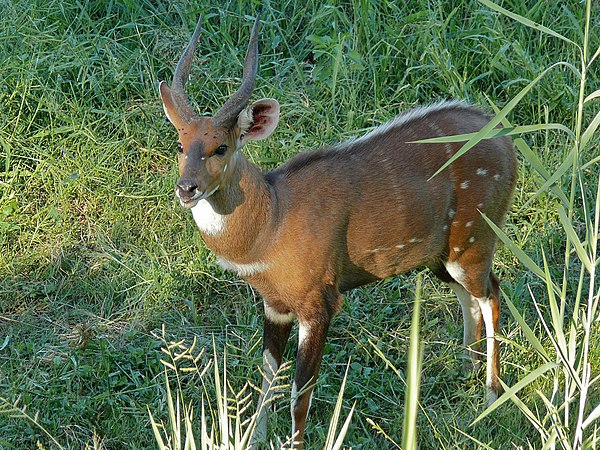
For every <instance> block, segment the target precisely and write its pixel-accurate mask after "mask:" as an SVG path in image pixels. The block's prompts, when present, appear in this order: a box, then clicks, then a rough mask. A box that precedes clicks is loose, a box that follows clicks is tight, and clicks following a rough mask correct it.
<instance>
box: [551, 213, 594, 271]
mask: <svg viewBox="0 0 600 450" xmlns="http://www.w3.org/2000/svg"><path fill="white" fill-rule="evenodd" d="M558 217H559V219H560V223H561V225H562V226H563V230H564V231H565V233H567V237H568V238H569V239H570V241H571V243H572V244H573V245H574V246H575V251H576V252H577V257H578V258H579V259H580V260H581V262H582V263H583V265H584V266H585V269H586V270H587V271H588V273H591V272H592V262H591V261H590V258H589V256H588V254H587V253H586V252H585V249H584V248H583V244H582V243H581V241H580V240H579V236H577V233H575V230H574V229H573V225H571V222H570V221H569V218H568V216H567V212H566V211H565V209H564V208H563V207H562V206H559V208H558Z"/></svg>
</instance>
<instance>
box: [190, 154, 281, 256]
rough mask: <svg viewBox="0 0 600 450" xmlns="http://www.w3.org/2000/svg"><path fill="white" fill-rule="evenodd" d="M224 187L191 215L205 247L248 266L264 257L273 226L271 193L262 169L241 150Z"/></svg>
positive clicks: (198, 206)
mask: <svg viewBox="0 0 600 450" xmlns="http://www.w3.org/2000/svg"><path fill="white" fill-rule="evenodd" d="M229 166H230V167H229V171H228V172H227V174H226V175H225V177H224V179H223V182H222V185H221V187H220V188H219V189H218V190H217V191H216V192H215V193H214V194H213V195H211V196H210V197H209V198H207V199H206V200H202V201H200V202H199V203H198V204H197V205H196V206H194V208H192V214H193V216H194V220H195V222H196V224H197V225H198V228H199V229H200V232H201V234H202V237H203V239H204V242H205V243H206V245H207V246H208V247H209V248H210V249H211V250H212V251H213V252H214V253H216V254H217V256H219V257H221V258H224V259H225V260H227V261H231V262H234V263H246V262H249V261H256V260H258V259H260V258H261V257H262V256H263V253H264V252H265V251H266V246H267V245H268V242H269V240H268V236H269V235H271V234H270V230H271V229H272V227H273V224H272V213H271V212H272V208H273V204H272V203H273V200H272V196H271V191H270V189H269V186H268V184H267V182H266V181H265V178H264V176H263V174H262V172H261V171H260V169H259V168H258V167H257V166H255V165H254V164H252V163H251V162H250V161H248V159H247V158H246V156H245V155H244V154H243V153H242V152H241V151H238V152H236V154H235V155H234V157H233V158H232V159H231V161H230V163H229Z"/></svg>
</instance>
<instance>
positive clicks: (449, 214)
mask: <svg viewBox="0 0 600 450" xmlns="http://www.w3.org/2000/svg"><path fill="white" fill-rule="evenodd" d="M455 215H456V211H454V210H453V209H451V210H450V211H448V217H450V218H451V219H452V218H453V217H454V216H455Z"/></svg>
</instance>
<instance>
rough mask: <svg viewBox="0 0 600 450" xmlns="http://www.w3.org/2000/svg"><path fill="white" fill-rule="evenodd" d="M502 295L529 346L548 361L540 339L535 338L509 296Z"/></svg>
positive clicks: (548, 358)
mask: <svg viewBox="0 0 600 450" xmlns="http://www.w3.org/2000/svg"><path fill="white" fill-rule="evenodd" d="M503 297H504V301H505V303H506V305H507V306H508V309H509V310H510V313H511V315H512V316H513V318H514V319H515V320H516V321H517V323H518V324H519V326H520V327H521V330H522V331H523V333H524V334H525V337H526V338H527V340H528V341H529V343H530V344H531V346H532V347H533V348H534V349H535V350H536V351H537V352H538V354H539V355H540V356H541V357H542V358H544V360H546V361H550V357H549V356H548V353H547V352H546V349H545V348H544V346H543V345H542V343H541V342H540V340H539V339H538V338H537V336H536V335H535V333H534V332H533V330H532V329H531V328H530V327H529V325H528V324H527V322H526V321H525V319H524V318H523V316H522V315H521V313H519V311H518V310H517V308H515V305H514V304H513V302H512V301H511V300H510V298H508V296H506V295H504V293H503Z"/></svg>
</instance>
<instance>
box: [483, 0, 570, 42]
mask: <svg viewBox="0 0 600 450" xmlns="http://www.w3.org/2000/svg"><path fill="white" fill-rule="evenodd" d="M478 1H479V3H482V4H484V5H485V6H487V7H488V8H490V9H493V10H494V11H496V12H499V13H500V14H503V15H505V16H507V17H510V18H511V19H514V20H516V21H517V22H519V23H522V24H523V25H525V26H527V27H529V28H533V29H534V30H537V31H541V32H542V33H546V34H548V35H550V36H554V37H556V38H558V39H562V40H563V41H565V42H568V43H569V44H572V45H574V46H575V47H577V48H579V49H580V47H579V45H577V44H576V43H575V42H573V41H572V40H571V39H569V38H567V37H565V36H563V35H562V34H560V33H557V32H556V31H554V30H551V29H550V28H548V27H545V26H544V25H540V24H539V23H535V22H534V21H532V20H529V19H527V18H526V17H523V16H521V15H519V14H516V13H514V12H511V11H509V10H507V9H504V8H503V7H501V6H499V5H497V4H495V3H493V2H491V1H489V0H478Z"/></svg>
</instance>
